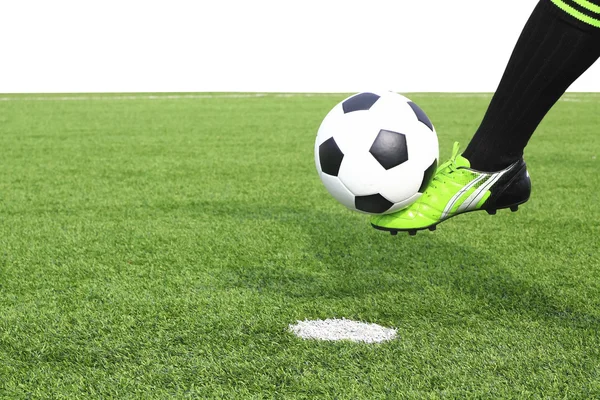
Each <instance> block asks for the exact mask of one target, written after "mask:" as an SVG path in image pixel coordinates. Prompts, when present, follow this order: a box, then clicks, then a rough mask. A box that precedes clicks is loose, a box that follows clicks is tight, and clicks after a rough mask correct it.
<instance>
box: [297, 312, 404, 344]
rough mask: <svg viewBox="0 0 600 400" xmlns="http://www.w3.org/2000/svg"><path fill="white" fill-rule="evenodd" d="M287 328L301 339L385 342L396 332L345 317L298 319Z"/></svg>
mask: <svg viewBox="0 0 600 400" xmlns="http://www.w3.org/2000/svg"><path fill="white" fill-rule="evenodd" d="M289 330H290V332H292V333H293V334H295V335H296V336H298V337H300V338H302V339H317V340H326V341H337V340H350V341H352V342H361V343H381V342H387V341H389V340H392V339H395V338H396V334H397V331H396V329H392V328H385V327H383V326H380V325H377V324H369V323H365V322H357V321H352V320H349V319H345V318H342V319H335V318H334V319H326V320H314V321H309V320H305V321H298V322H297V323H296V324H295V325H290V326H289Z"/></svg>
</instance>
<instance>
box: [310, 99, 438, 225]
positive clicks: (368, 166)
mask: <svg viewBox="0 0 600 400" xmlns="http://www.w3.org/2000/svg"><path fill="white" fill-rule="evenodd" d="M438 157H439V149H438V139H437V134H436V132H435V128H434V127H433V124H432V123H431V121H430V120H429V118H427V115H426V114H425V112H423V110H421V109H420V108H419V107H418V106H417V105H416V104H415V103H413V102H412V101H410V100H409V99H407V98H406V97H404V96H402V95H400V94H397V93H394V92H384V93H368V92H365V93H359V94H356V95H354V96H351V97H349V98H347V99H345V100H344V101H342V102H340V103H339V104H338V105H336V106H335V107H334V108H333V109H332V110H331V111H330V112H329V114H327V116H326V117H325V119H324V120H323V122H322V123H321V126H320V128H319V132H318V134H317V139H316V142H315V162H316V165H317V170H318V172H319V177H320V178H321V180H322V181H323V184H324V185H325V187H326V188H327V190H328V191H329V193H331V195H332V196H333V197H334V198H335V199H337V200H338V201H339V202H340V203H342V204H343V205H345V206H346V207H348V208H349V209H351V210H355V211H360V212H363V213H368V214H387V213H391V212H394V211H398V210H400V209H402V208H405V207H408V206H409V205H411V204H412V203H414V202H415V201H416V200H417V199H418V198H419V197H420V196H421V194H422V193H423V192H424V191H425V189H426V188H427V185H428V184H429V182H430V180H431V178H432V176H433V173H434V172H435V170H436V168H437V164H438Z"/></svg>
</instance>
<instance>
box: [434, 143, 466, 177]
mask: <svg viewBox="0 0 600 400" xmlns="http://www.w3.org/2000/svg"><path fill="white" fill-rule="evenodd" d="M459 150H460V145H459V143H458V142H454V146H453V147H452V157H450V159H449V160H448V161H446V162H445V163H443V164H442V165H440V166H439V167H438V168H437V170H436V171H435V174H434V176H433V179H432V180H431V183H430V184H429V185H430V186H432V187H433V188H435V189H437V188H438V184H441V185H444V184H445V183H446V182H447V181H448V179H449V178H450V175H452V174H453V173H454V172H456V170H457V169H458V167H457V165H456V158H457V157H458V153H459Z"/></svg>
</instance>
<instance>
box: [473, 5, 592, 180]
mask: <svg viewBox="0 0 600 400" xmlns="http://www.w3.org/2000/svg"><path fill="white" fill-rule="evenodd" d="M588 1H589V0H588ZM593 1H596V2H598V3H600V1H599V0H593ZM554 2H555V3H556V5H555V4H552V2H551V1H550V0H541V1H540V2H539V4H538V5H537V7H536V8H535V10H534V11H533V13H532V15H531V17H530V18H529V21H528V22H527V24H526V25H525V27H524V28H523V32H522V33H521V36H520V38H519V40H518V42H517V44H516V46H515V48H514V50H513V54H512V56H511V58H510V61H509V62H508V65H507V67H506V70H505V72H504V75H503V77H502V80H501V81H500V85H499V86H498V89H497V91H496V93H495V94H494V97H493V98H492V101H491V103H490V105H489V107H488V110H487V112H486V114H485V117H484V118H483V121H482V122H481V125H480V127H479V129H478V130H477V132H476V133H475V135H474V136H473V139H471V142H470V143H469V146H468V147H467V149H466V150H465V152H464V153H463V156H464V157H466V158H467V159H468V160H469V161H470V162H471V167H472V168H474V169H478V170H481V171H499V170H501V169H504V168H506V167H507V166H509V165H510V164H512V163H513V162H515V161H517V160H518V159H519V158H521V157H522V156H523V150H524V149H525V146H526V145H527V142H528V141H529V139H530V138H531V135H533V132H534V131H535V129H536V128H537V126H538V125H539V123H540V122H541V121H542V119H543V118H544V116H545V115H546V114H547V113H548V111H549V110H550V108H552V106H553V105H554V104H555V103H556V101H558V99H559V98H560V97H561V96H562V95H563V93H564V92H565V91H566V90H567V88H568V87H569V86H570V85H571V84H572V83H573V82H574V81H575V80H576V79H577V78H578V77H579V76H580V75H581V74H583V73H584V72H585V71H586V70H587V69H588V68H589V67H590V66H591V65H592V64H593V63H594V61H596V60H597V59H598V57H599V56H600V28H599V27H600V14H596V13H594V12H592V11H589V10H586V9H584V8H582V7H579V6H578V5H577V4H576V3H574V1H573V0H554ZM565 5H566V6H565ZM593 6H594V5H592V8H593ZM559 7H560V8H559ZM563 9H566V10H567V11H568V12H567V11H564V10H563ZM584 12H585V13H587V14H586V15H584V16H583V17H582V13H584ZM571 14H572V15H571ZM592 17H593V18H592ZM584 21H586V22H584ZM595 22H597V23H598V27H596V26H594V25H595Z"/></svg>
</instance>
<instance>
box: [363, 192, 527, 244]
mask: <svg viewBox="0 0 600 400" xmlns="http://www.w3.org/2000/svg"><path fill="white" fill-rule="evenodd" d="M527 200H529V199H527ZM527 200H525V201H522V202H520V203H515V204H511V205H509V206H506V207H500V208H493V209H485V208H480V209H478V210H470V211H465V212H461V213H458V214H454V215H453V216H451V217H448V218H446V219H444V220H442V221H440V222H436V223H435V224H433V225H429V226H425V227H423V228H411V229H396V228H385V227H383V226H377V225H373V224H371V226H372V227H373V228H375V229H377V230H379V231H384V232H389V233H391V235H392V236H396V235H397V234H398V232H408V234H409V235H410V236H415V235H416V234H417V232H418V231H426V230H429V231H431V232H433V231H435V230H436V229H437V226H438V225H439V224H441V223H442V222H444V221H447V220H449V219H450V218H453V217H456V216H457V215H461V214H467V213H470V212H474V211H486V212H487V213H488V214H489V215H496V212H497V211H498V210H506V209H510V211H512V212H516V211H517V210H518V209H519V206H520V205H521V204H523V203H525V202H527Z"/></svg>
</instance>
